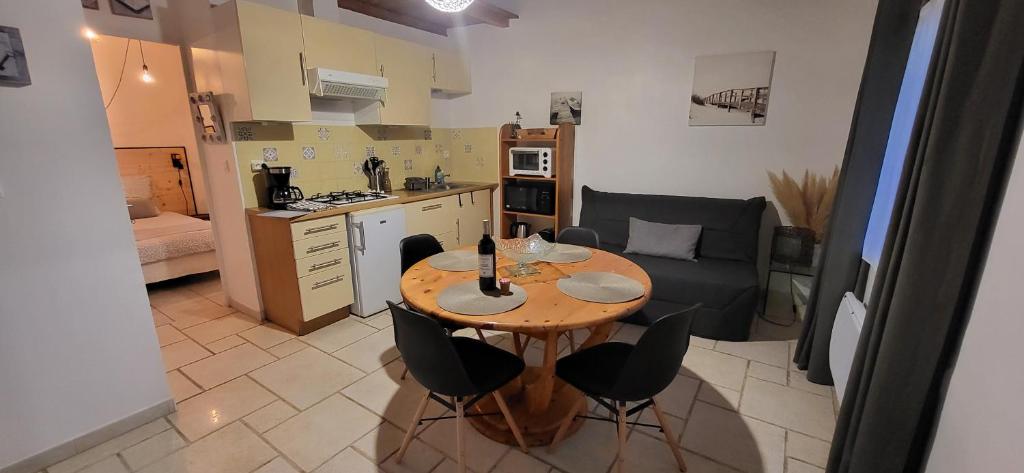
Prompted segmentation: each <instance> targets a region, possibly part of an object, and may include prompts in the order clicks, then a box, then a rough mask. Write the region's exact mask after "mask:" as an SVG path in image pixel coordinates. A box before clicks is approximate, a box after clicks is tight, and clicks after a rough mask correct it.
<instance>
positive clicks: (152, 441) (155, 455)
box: [120, 429, 188, 471]
mask: <svg viewBox="0 0 1024 473" xmlns="http://www.w3.org/2000/svg"><path fill="white" fill-rule="evenodd" d="M185 445H188V442H186V441H185V439H183V438H181V435H178V432H177V431H175V430H174V429H170V430H165V431H163V432H160V433H159V434H156V435H154V436H152V437H150V438H148V439H146V440H144V441H143V442H142V443H139V444H137V445H134V446H132V447H129V448H127V449H125V450H124V451H122V452H121V454H120V455H121V458H123V459H124V462H125V463H127V464H128V467H129V468H131V470H132V471H136V470H139V469H140V468H142V467H144V466H146V465H149V464H150V463H153V462H155V461H157V460H159V459H161V458H163V457H166V456H167V455H170V454H171V453H173V452H174V451H175V450H178V449H181V448H184V447H185Z"/></svg>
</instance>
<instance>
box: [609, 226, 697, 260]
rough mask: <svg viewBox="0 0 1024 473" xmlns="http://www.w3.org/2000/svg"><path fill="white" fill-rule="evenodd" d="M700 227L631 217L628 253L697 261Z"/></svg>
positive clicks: (627, 243) (627, 244) (627, 245)
mask: <svg viewBox="0 0 1024 473" xmlns="http://www.w3.org/2000/svg"><path fill="white" fill-rule="evenodd" d="M700 230H701V228H700V225H669V224H667V223H655V222H648V221H646V220H640V219H638V218H636V217H629V241H628V242H626V253H633V254H638V255H648V256H662V257H665V258H675V259H681V260H687V261H696V259H697V243H698V242H699V241H700Z"/></svg>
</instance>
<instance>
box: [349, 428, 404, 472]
mask: <svg viewBox="0 0 1024 473" xmlns="http://www.w3.org/2000/svg"><path fill="white" fill-rule="evenodd" d="M404 436H405V432H403V431H402V430H401V429H399V428H398V427H395V426H394V425H391V424H389V423H387V422H385V423H383V424H381V425H379V426H378V427H377V428H375V429H373V430H371V431H370V433H368V434H366V435H364V436H363V437H362V438H360V439H359V440H356V441H355V443H353V444H352V448H354V449H356V450H358V451H359V453H361V454H363V456H365V457H366V458H369V459H370V460H373V461H374V462H376V463H381V462H383V461H384V460H386V459H387V458H388V457H389V456H391V454H392V453H395V452H397V451H398V449H399V447H401V446H402V439H403V437H404Z"/></svg>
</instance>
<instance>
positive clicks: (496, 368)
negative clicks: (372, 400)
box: [388, 301, 529, 473]
mask: <svg viewBox="0 0 1024 473" xmlns="http://www.w3.org/2000/svg"><path fill="white" fill-rule="evenodd" d="M388 306H389V307H390V308H391V317H392V319H393V320H394V331H395V346H397V347H398V352H399V353H401V355H402V359H403V360H405V365H406V367H407V369H408V370H409V373H411V374H412V377H413V378H414V379H415V380H416V381H417V382H419V383H420V384H421V385H423V387H425V388H426V389H427V392H426V394H424V395H423V399H422V400H421V401H420V404H419V406H418V407H417V408H416V414H415V415H414V416H413V419H412V423H411V424H409V428H408V429H407V430H406V431H405V438H404V439H403V440H402V446H401V448H400V449H399V450H398V456H397V457H396V458H395V460H396V461H397V462H398V463H399V464H400V463H402V457H403V456H404V455H405V452H406V450H407V449H408V448H409V443H410V442H412V439H413V437H414V436H415V435H416V434H415V433H416V428H417V427H418V426H419V425H420V424H421V423H422V422H423V421H430V420H440V419H450V418H452V417H451V416H441V417H435V418H428V419H424V418H423V413H424V411H426V409H427V404H428V403H429V402H430V400H431V399H433V400H434V401H436V402H438V403H439V404H441V405H442V406H444V407H446V408H448V409H450V410H452V411H455V421H456V422H457V423H456V425H455V428H456V430H455V432H456V435H455V436H456V443H457V452H458V455H457V456H458V463H459V472H460V473H462V472H465V471H466V446H465V443H466V434H465V429H466V427H465V418H466V417H475V416H485V415H498V413H476V414H466V410H467V409H469V408H471V407H472V406H473V405H475V404H476V403H477V402H478V401H480V400H481V399H483V398H484V397H486V396H487V395H488V394H490V395H492V396H494V402H495V404H497V405H498V409H499V410H500V411H501V412H500V413H501V415H503V416H505V421H506V422H508V427H509V429H510V430H511V431H512V435H513V436H515V439H516V442H517V443H518V444H519V448H520V449H522V450H523V452H525V453H529V449H528V448H527V447H526V441H525V440H524V439H523V434H522V432H520V430H519V426H518V425H516V422H515V419H513V418H512V414H511V413H510V412H509V409H508V404H506V403H505V398H504V396H502V395H501V392H499V391H498V389H499V388H501V387H502V386H504V385H506V384H508V382H509V381H512V380H513V379H515V378H516V377H518V376H519V375H520V374H522V372H523V370H524V369H525V367H526V365H525V364H524V363H523V360H521V359H519V357H517V356H515V355H513V354H512V353H509V352H507V351H505V350H502V349H501V348H498V347H495V346H491V345H488V344H487V343H484V342H481V341H479V340H476V339H473V338H468V337H450V336H448V334H447V333H445V331H444V329H442V328H441V325H440V324H438V323H437V321H436V320H434V319H433V318H431V317H428V316H426V315H423V314H420V313H418V312H414V311H411V310H408V309H405V308H403V307H400V306H398V305H396V304H395V303H393V302H390V301H389V302H388ZM449 399H452V401H449Z"/></svg>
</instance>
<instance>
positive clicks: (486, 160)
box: [233, 123, 498, 207]
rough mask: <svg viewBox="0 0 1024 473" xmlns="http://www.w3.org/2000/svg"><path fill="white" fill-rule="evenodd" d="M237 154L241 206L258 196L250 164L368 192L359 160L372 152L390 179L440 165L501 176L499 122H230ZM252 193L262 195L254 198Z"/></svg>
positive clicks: (309, 185)
mask: <svg viewBox="0 0 1024 473" xmlns="http://www.w3.org/2000/svg"><path fill="white" fill-rule="evenodd" d="M233 137H234V138H235V140H236V141H235V142H234V146H235V156H236V158H237V160H238V162H237V164H238V169H239V175H240V176H241V179H242V194H243V197H244V199H245V206H246V207H256V206H258V205H259V204H260V202H261V201H262V200H263V190H264V189H265V184H264V181H263V173H261V172H253V171H250V162H251V161H257V160H265V161H267V165H269V166H291V167H292V170H293V177H292V185H294V186H297V187H298V188H300V189H302V192H303V193H304V194H305V195H307V196H309V195H312V194H315V193H317V192H329V191H338V190H343V189H344V190H356V189H358V190H365V189H366V188H367V179H366V176H365V175H364V174H363V172H362V163H363V160H364V159H366V157H367V156H369V154H370V153H374V154H375V155H376V156H377V157H379V158H381V159H383V160H384V161H385V162H387V165H388V167H389V168H390V170H391V184H392V186H393V188H394V189H396V190H397V189H401V188H402V185H403V183H404V181H405V178H406V177H409V176H421V177H427V176H433V175H434V168H435V167H436V166H438V165H440V166H441V169H442V170H443V171H444V172H445V174H451V177H449V178H448V179H449V180H453V181H473V182H497V181H498V129H497V128H433V129H424V128H395V127H391V128H384V127H367V128H361V127H355V126H330V125H294V126H293V125H289V124H267V125H260V124H239V123H235V124H233ZM257 196H259V197H258V198H257Z"/></svg>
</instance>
